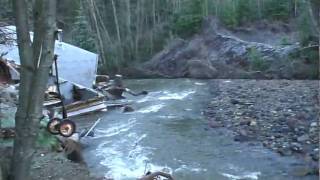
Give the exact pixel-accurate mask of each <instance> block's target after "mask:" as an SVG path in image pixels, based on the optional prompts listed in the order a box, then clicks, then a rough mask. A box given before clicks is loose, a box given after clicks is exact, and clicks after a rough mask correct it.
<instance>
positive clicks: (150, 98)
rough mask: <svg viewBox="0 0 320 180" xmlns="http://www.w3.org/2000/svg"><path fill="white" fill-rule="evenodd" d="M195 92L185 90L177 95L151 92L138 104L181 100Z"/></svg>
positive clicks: (168, 92) (166, 92) (165, 92)
mask: <svg viewBox="0 0 320 180" xmlns="http://www.w3.org/2000/svg"><path fill="white" fill-rule="evenodd" d="M195 92H196V91H194V90H187V91H181V92H179V93H173V92H170V91H157V92H151V93H150V94H148V96H146V97H144V98H142V99H140V100H138V101H137V102H138V103H143V102H147V101H156V100H183V99H184V98H186V97H187V96H189V95H190V94H194V93H195Z"/></svg>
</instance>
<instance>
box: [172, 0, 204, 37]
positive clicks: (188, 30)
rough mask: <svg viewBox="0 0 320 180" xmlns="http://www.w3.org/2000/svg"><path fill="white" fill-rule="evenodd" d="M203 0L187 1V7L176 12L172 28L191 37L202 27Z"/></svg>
mask: <svg viewBox="0 0 320 180" xmlns="http://www.w3.org/2000/svg"><path fill="white" fill-rule="evenodd" d="M202 3H203V2H202V0H193V1H188V2H186V5H185V7H184V8H183V9H182V10H181V11H180V12H177V13H176V14H174V17H173V25H172V27H173V28H172V29H173V32H174V33H175V34H177V35H178V36H181V37H189V36H191V35H193V34H195V33H196V32H198V30H199V29H200V27H201V24H202V19H203V14H202Z"/></svg>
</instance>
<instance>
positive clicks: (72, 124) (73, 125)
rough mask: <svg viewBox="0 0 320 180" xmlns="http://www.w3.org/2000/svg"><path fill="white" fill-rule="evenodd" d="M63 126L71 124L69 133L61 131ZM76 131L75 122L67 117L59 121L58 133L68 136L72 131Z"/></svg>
mask: <svg viewBox="0 0 320 180" xmlns="http://www.w3.org/2000/svg"><path fill="white" fill-rule="evenodd" d="M65 126H71V131H70V132H69V133H67V134H66V133H63V132H62V131H63V130H64V129H63V128H64V127H65ZM75 132H76V124H75V123H74V122H73V121H71V120H69V119H65V120H63V121H62V122H61V123H60V126H59V134H60V135H61V136H63V137H70V136H72V135H73V134H74V133H75Z"/></svg>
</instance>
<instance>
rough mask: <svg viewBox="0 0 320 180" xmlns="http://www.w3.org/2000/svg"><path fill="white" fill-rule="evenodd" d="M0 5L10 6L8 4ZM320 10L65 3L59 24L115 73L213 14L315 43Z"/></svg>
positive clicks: (259, 1)
mask: <svg viewBox="0 0 320 180" xmlns="http://www.w3.org/2000/svg"><path fill="white" fill-rule="evenodd" d="M1 5H2V7H10V3H9V0H4V1H1ZM319 6H320V3H319V1H317V0H301V1H300V0H282V1H278V0H249V1H247V0H224V1H222V0H165V1H159V0H150V1H149V0H131V1H125V0H119V1H116V0H107V1H105V0H85V1H80V0H69V1H63V0H60V1H58V26H59V28H62V29H63V30H64V41H67V42H70V43H72V44H75V45H77V46H80V47H81V48H84V49H87V50H89V51H94V52H97V53H99V54H100V59H101V61H100V66H99V70H100V72H101V73H107V72H108V73H111V72H118V71H119V70H120V69H121V68H125V67H128V66H132V65H134V64H139V63H141V62H144V61H147V60H149V59H151V58H152V57H153V56H154V55H155V54H156V53H157V52H159V51H161V50H162V49H163V48H164V47H165V46H166V45H168V43H169V42H170V41H172V40H173V39H175V38H185V39H186V38H189V37H191V36H193V35H194V34H196V33H197V32H198V31H199V30H200V27H201V26H202V23H203V20H204V19H205V18H206V17H208V16H214V17H217V18H218V19H220V21H221V22H223V24H224V25H225V26H227V27H229V28H231V29H232V28H238V27H248V26H250V25H252V24H254V23H259V22H267V23H269V24H273V23H275V22H278V24H279V25H281V24H282V25H283V24H284V25H285V26H287V28H290V29H294V31H297V32H298V39H299V41H300V43H301V45H302V46H308V45H309V44H310V43H311V44H316V42H318V40H317V37H319V17H318V16H317V14H319V13H318V11H319ZM4 9H5V11H2V12H1V14H0V19H1V21H9V22H10V21H11V20H12V11H10V8H4ZM279 22H281V23H279ZM284 39H285V37H284Z"/></svg>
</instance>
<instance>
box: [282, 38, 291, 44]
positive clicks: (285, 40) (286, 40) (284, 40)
mask: <svg viewBox="0 0 320 180" xmlns="http://www.w3.org/2000/svg"><path fill="white" fill-rule="evenodd" d="M290 44H291V43H290V42H289V39H288V37H282V38H281V45H284V46H285V45H290Z"/></svg>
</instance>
